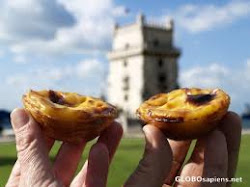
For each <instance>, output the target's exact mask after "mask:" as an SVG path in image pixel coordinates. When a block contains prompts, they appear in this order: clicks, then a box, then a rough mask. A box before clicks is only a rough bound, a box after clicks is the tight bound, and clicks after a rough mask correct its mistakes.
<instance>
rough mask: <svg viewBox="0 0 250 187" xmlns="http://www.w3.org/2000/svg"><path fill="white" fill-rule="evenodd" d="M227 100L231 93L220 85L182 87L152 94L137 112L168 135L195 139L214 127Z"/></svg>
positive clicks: (224, 108)
mask: <svg viewBox="0 0 250 187" xmlns="http://www.w3.org/2000/svg"><path fill="white" fill-rule="evenodd" d="M229 104H230V97H229V96H228V95H227V94H226V93H225V92H224V91H222V90H221V89H199V88H191V89H189V88H183V89H178V90H174V91H172V92H169V93H161V94H157V95H155V96H153V97H151V98H150V99H148V100H147V101H145V102H144V103H142V104H141V106H140V107H139V109H138V110H137V115H138V116H139V118H140V119H141V120H142V121H143V122H144V123H148V124H152V125H155V126H157V127H158V128H160V129H161V130H162V131H163V132H164V134H166V136H167V137H169V138H171V139H175V140H185V139H194V138H197V137H199V136H202V135H204V134H206V133H207V132H209V131H211V130H212V129H214V128H215V127H216V125H218V121H219V120H220V119H221V118H222V117H223V116H224V115H225V114H226V113H227V110H228V107H229Z"/></svg>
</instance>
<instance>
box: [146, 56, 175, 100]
mask: <svg viewBox="0 0 250 187" xmlns="http://www.w3.org/2000/svg"><path fill="white" fill-rule="evenodd" d="M160 59H161V60H162V66H161V67H159V64H158V61H159V60H160ZM160 74H165V75H166V84H165V85H166V87H167V90H165V91H166V92H167V91H169V90H172V89H174V88H175V86H176V81H177V61H176V59H175V58H171V57H161V56H145V67H144V81H145V91H146V92H148V94H147V97H148V96H152V95H154V94H157V93H159V92H162V90H160V89H159V86H160V85H159V84H160V82H159V80H158V76H159V75H160Z"/></svg>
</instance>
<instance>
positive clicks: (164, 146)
mask: <svg viewBox="0 0 250 187" xmlns="http://www.w3.org/2000/svg"><path fill="white" fill-rule="evenodd" d="M143 131H144V133H145V138H146V146H145V151H144V155H143V158H142V159H141V161H140V163H139V165H138V167H137V169H136V170H135V171H134V173H133V174H132V175H131V176H130V177H129V179H128V180H127V182H126V183H125V185H124V186H125V187H132V186H134V187H159V186H162V185H163V184H164V179H165V177H166V176H167V174H168V173H169V171H170V169H171V163H172V151H171V148H170V145H169V143H168V141H167V138H166V137H165V136H164V134H163V133H162V132H161V131H160V130H159V129H158V128H156V127H154V126H152V125H145V126H144V127H143Z"/></svg>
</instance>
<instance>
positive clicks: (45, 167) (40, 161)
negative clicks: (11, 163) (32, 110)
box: [11, 109, 53, 186]
mask: <svg viewBox="0 0 250 187" xmlns="http://www.w3.org/2000/svg"><path fill="white" fill-rule="evenodd" d="M11 123H12V126H13V130H14V132H15V136H16V149H17V156H18V160H19V162H20V169H21V173H22V178H24V179H25V183H26V186H38V185H39V184H41V183H43V182H44V181H46V182H52V181H53V179H52V178H53V174H52V172H51V169H50V161H49V158H48V151H47V147H46V143H45V139H44V137H43V135H42V132H41V129H40V128H39V126H38V124H37V123H36V122H35V121H34V120H33V118H32V117H31V116H29V115H28V114H27V113H26V112H25V111H24V110H23V109H15V110H14V111H13V112H12V113H11ZM43 184H44V183H43Z"/></svg>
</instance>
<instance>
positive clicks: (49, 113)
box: [23, 90, 117, 143]
mask: <svg viewBox="0 0 250 187" xmlns="http://www.w3.org/2000/svg"><path fill="white" fill-rule="evenodd" d="M23 104H24V107H25V109H26V110H27V111H28V112H29V113H30V114H31V115H32V116H33V117H34V119H35V120H36V121H37V122H38V123H39V124H40V126H41V127H42V129H43V131H44V132H45V134H46V135H47V136H49V137H52V138H54V139H57V140H61V141H66V142H75V143H77V142H80V141H82V140H85V141H89V140H92V139H94V138H95V137H97V136H99V135H100V133H101V132H102V131H103V130H104V129H106V128H107V127H108V126H109V125H110V124H111V123H112V121H113V120H114V119H115V118H116V117H117V109H116V108H115V107H114V106H112V105H111V104H108V103H106V102H104V101H102V100H101V99H98V98H94V97H90V96H82V95H79V94H77V93H70V92H60V91H53V90H43V91H33V90H31V91H29V92H28V93H27V94H26V95H24V96H23Z"/></svg>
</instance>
